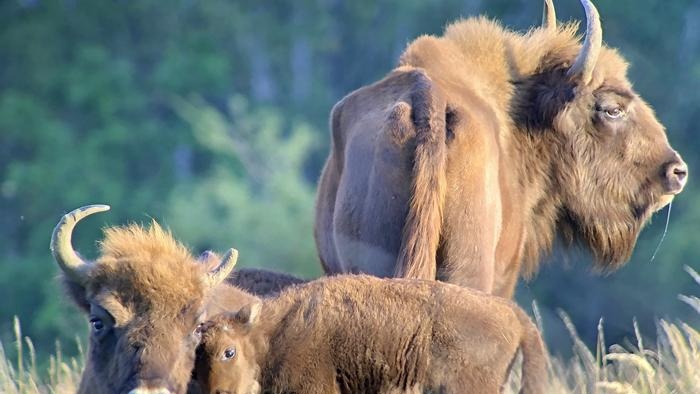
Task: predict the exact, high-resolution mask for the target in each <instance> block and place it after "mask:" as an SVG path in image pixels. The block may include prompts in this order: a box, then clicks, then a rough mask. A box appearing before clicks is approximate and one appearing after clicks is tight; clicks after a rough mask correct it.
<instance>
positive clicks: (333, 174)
mask: <svg viewBox="0 0 700 394" xmlns="http://www.w3.org/2000/svg"><path fill="white" fill-rule="evenodd" d="M581 3H582V4H583V6H584V9H585V13H586V19H587V23H586V34H585V40H584V42H583V44H580V43H579V39H578V37H577V36H576V31H577V28H578V26H577V24H573V23H570V24H564V25H559V26H557V24H556V22H555V21H556V18H555V14H554V8H553V7H552V3H551V1H550V0H547V1H545V7H546V8H545V13H544V20H545V23H544V24H543V26H542V27H540V28H535V29H532V30H530V31H528V32H527V33H524V34H520V33H516V32H513V31H511V30H508V29H506V28H504V27H502V26H501V25H500V24H499V23H498V22H496V21H492V20H488V19H486V18H484V17H478V18H469V19H466V20H461V21H458V22H456V23H453V24H451V25H449V26H448V27H447V28H446V30H445V32H444V34H443V35H442V36H440V37H435V36H422V37H419V38H418V39H416V40H415V41H413V42H412V43H411V44H410V45H409V46H408V47H407V49H406V50H405V51H404V53H403V54H402V55H401V57H400V60H399V63H398V66H397V67H396V68H395V69H394V70H393V71H391V72H390V73H389V74H388V75H387V76H386V77H385V78H384V79H382V80H380V81H379V82H376V83H374V84H371V85H369V86H365V87H362V88H360V89H358V90H356V91H354V92H352V93H350V94H349V95H347V96H346V97H344V98H343V99H342V100H340V101H339V102H338V103H337V104H336V105H335V106H334V107H333V110H332V112H331V120H330V128H331V149H330V154H329V156H328V159H327V161H326V163H325V166H324V168H323V172H322V175H321V178H320V182H319V187H318V197H317V203H316V220H315V239H316V244H317V247H318V251H319V256H320V259H321V263H322V265H323V268H324V270H325V272H326V273H328V274H335V273H348V272H364V273H369V274H373V275H377V276H381V277H394V276H395V277H408V278H424V279H438V280H442V281H446V282H450V283H455V284H458V285H462V286H467V287H472V288H476V289H480V290H483V291H486V292H488V293H493V294H498V295H501V296H504V297H507V298H510V297H512V294H513V291H514V287H515V284H516V281H517V279H518V277H519V276H520V275H521V274H522V275H523V276H529V275H531V274H532V273H534V272H536V271H537V268H538V264H539V262H540V260H541V257H542V256H543V255H545V254H547V253H549V252H550V251H551V248H552V245H553V242H554V240H555V239H561V240H563V241H564V243H565V245H569V246H576V245H580V246H583V247H584V249H587V250H589V251H590V252H591V254H592V256H593V258H594V260H595V264H594V266H595V267H596V268H598V269H600V270H602V271H608V270H612V269H614V268H617V267H619V266H620V265H621V264H623V263H624V262H625V261H627V260H628V259H629V257H630V255H631V253H632V250H633V248H634V245H635V243H636V240H637V237H638V235H639V233H640V231H641V229H642V227H643V225H644V224H645V223H646V222H647V220H648V219H649V217H650V216H651V215H652V214H653V213H654V212H656V211H658V210H659V209H661V208H662V207H664V206H665V205H667V204H668V203H669V202H670V201H671V200H672V199H673V198H674V196H675V195H677V194H678V193H680V192H681V191H682V190H683V187H684V186H685V183H686V180H687V174H688V169H687V166H686V164H685V163H684V162H683V160H682V159H681V157H680V155H679V154H678V153H677V152H676V151H675V150H673V149H672V148H671V146H670V145H669V143H668V140H667V137H666V133H665V130H664V127H663V126H662V125H661V124H660V123H659V121H658V120H657V118H656V117H655V115H654V112H653V110H652V108H651V107H650V106H649V104H647V103H646V102H645V101H644V100H643V99H642V98H641V97H640V96H639V95H638V94H637V93H636V92H635V91H634V90H633V88H632V85H631V83H630V82H629V81H628V79H627V76H626V72H627V63H626V61H625V60H624V59H623V58H622V56H621V55H620V54H619V53H618V52H617V51H616V50H615V49H612V48H609V47H607V46H605V45H603V43H602V39H603V31H602V27H601V23H600V18H599V15H598V11H597V10H596V8H595V7H594V5H593V4H592V3H591V2H590V1H588V0H581Z"/></svg>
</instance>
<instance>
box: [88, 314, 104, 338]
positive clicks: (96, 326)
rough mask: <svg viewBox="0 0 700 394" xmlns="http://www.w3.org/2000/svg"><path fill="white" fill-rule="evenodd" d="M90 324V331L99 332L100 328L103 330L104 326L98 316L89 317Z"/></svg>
mask: <svg viewBox="0 0 700 394" xmlns="http://www.w3.org/2000/svg"><path fill="white" fill-rule="evenodd" d="M90 326H91V327H92V331H93V332H94V333H95V334H99V333H101V332H102V330H104V328H105V324H104V322H102V319H100V318H99V317H93V318H91V319H90Z"/></svg>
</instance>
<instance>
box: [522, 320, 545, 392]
mask: <svg viewBox="0 0 700 394" xmlns="http://www.w3.org/2000/svg"><path fill="white" fill-rule="evenodd" d="M515 312H516V314H517V315H518V320H520V324H521V325H522V327H523V335H522V338H521V339H520V350H521V351H522V353H523V364H522V386H521V389H520V394H539V393H544V392H546V387H545V386H546V382H547V351H546V350H545V347H544V344H543V343H542V337H541V336H540V332H539V330H538V329H537V326H535V324H534V323H533V322H532V320H531V319H530V317H529V316H528V315H527V314H526V313H525V312H524V311H523V310H522V309H520V308H518V307H516V308H515Z"/></svg>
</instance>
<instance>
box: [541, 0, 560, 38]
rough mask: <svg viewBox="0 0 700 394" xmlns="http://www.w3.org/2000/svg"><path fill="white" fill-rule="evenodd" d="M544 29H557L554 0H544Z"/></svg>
mask: <svg viewBox="0 0 700 394" xmlns="http://www.w3.org/2000/svg"><path fill="white" fill-rule="evenodd" d="M542 27H543V28H544V29H545V30H552V31H553V30H556V29H557V13H556V11H555V10H554V2H553V0H544V8H543V9H542Z"/></svg>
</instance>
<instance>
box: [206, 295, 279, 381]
mask: <svg viewBox="0 0 700 394" xmlns="http://www.w3.org/2000/svg"><path fill="white" fill-rule="evenodd" d="M260 309H261V304H260V303H259V302H256V303H253V304H251V305H248V306H245V307H243V308H242V309H241V310H240V311H238V312H236V313H225V314H220V315H217V316H216V317H214V318H213V319H212V320H210V321H208V322H206V323H205V324H203V325H202V342H201V344H200V346H199V348H198V349H197V361H196V364H195V376H196V379H197V381H198V382H199V384H200V387H201V388H202V389H203V390H204V392H205V393H216V394H224V393H226V394H257V393H259V392H260V383H259V382H258V379H259V375H260V366H259V364H258V357H259V356H260V355H261V354H262V353H263V352H264V351H265V349H264V347H266V345H265V344H264V343H263V342H262V341H260V340H259V339H257V338H256V336H255V335H254V330H255V328H254V326H255V325H256V323H257V319H258V316H259V312H260Z"/></svg>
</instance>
